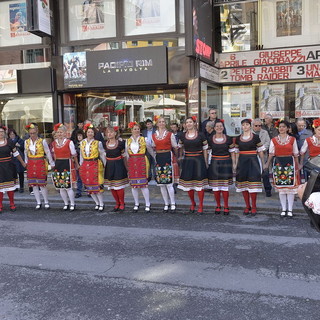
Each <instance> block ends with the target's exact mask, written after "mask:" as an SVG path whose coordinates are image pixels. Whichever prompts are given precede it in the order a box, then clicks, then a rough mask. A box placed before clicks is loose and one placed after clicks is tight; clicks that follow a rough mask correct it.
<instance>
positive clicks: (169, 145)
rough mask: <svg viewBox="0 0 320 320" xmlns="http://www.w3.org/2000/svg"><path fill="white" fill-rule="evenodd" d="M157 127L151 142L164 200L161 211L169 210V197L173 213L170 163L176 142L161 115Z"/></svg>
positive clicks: (172, 173) (173, 203)
mask: <svg viewBox="0 0 320 320" xmlns="http://www.w3.org/2000/svg"><path fill="white" fill-rule="evenodd" d="M157 127H158V129H157V130H156V131H155V133H154V134H153V135H152V139H151V143H152V147H153V148H154V149H155V152H156V154H155V163H156V165H155V169H156V182H157V185H158V186H159V187H160V191H161V195H162V198H163V200H164V208H163V212H164V213H168V212H169V198H170V212H171V213H175V211H176V201H175V195H174V188H173V183H174V172H173V164H172V156H173V154H172V149H174V150H176V149H177V148H178V144H177V142H176V138H175V136H174V134H173V133H172V132H169V131H168V130H167V129H166V122H165V120H164V118H163V117H159V118H157Z"/></svg>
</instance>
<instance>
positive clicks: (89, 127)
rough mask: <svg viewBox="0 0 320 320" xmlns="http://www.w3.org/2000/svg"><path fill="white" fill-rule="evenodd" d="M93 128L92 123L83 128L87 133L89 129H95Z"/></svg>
mask: <svg viewBox="0 0 320 320" xmlns="http://www.w3.org/2000/svg"><path fill="white" fill-rule="evenodd" d="M93 128H94V126H93V124H92V123H87V124H85V125H84V126H83V130H84V131H87V130H88V129H93Z"/></svg>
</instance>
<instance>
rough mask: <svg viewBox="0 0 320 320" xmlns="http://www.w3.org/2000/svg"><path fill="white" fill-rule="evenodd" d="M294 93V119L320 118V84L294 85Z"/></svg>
mask: <svg viewBox="0 0 320 320" xmlns="http://www.w3.org/2000/svg"><path fill="white" fill-rule="evenodd" d="M295 91H296V92H295V93H296V103H295V110H296V112H295V117H296V118H300V117H302V118H314V117H320V83H313V82H307V83H296V90H295Z"/></svg>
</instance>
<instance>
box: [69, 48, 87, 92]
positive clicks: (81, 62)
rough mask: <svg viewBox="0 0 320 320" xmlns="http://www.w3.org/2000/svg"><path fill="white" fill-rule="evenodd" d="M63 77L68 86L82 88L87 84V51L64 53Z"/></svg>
mask: <svg viewBox="0 0 320 320" xmlns="http://www.w3.org/2000/svg"><path fill="white" fill-rule="evenodd" d="M63 78H64V85H65V87H67V88H81V87H85V86H86V84H87V56H86V52H70V53H65V54H64V55H63Z"/></svg>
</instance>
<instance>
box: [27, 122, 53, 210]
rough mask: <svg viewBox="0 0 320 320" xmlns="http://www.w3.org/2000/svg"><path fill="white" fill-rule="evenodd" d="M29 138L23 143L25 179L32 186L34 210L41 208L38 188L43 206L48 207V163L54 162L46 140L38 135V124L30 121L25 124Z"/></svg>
mask: <svg viewBox="0 0 320 320" xmlns="http://www.w3.org/2000/svg"><path fill="white" fill-rule="evenodd" d="M26 129H27V130H28V132H29V135H30V138H29V139H27V140H26V141H25V143H24V153H25V162H26V164H27V179H28V184H29V187H33V192H34V196H35V198H36V201H37V205H36V210H40V209H41V198H40V190H41V193H42V196H43V199H44V208H45V209H50V205H49V200H48V189H47V178H48V163H47V160H46V157H47V159H48V160H49V164H50V166H51V168H54V166H55V164H54V161H53V159H52V156H51V152H50V150H49V146H48V144H47V142H46V140H44V139H42V138H40V137H39V136H38V126H37V125H36V124H35V123H31V124H29V125H27V126H26Z"/></svg>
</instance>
